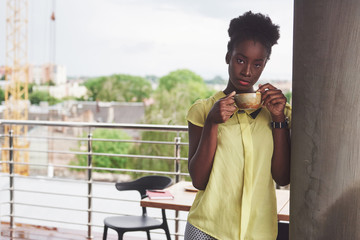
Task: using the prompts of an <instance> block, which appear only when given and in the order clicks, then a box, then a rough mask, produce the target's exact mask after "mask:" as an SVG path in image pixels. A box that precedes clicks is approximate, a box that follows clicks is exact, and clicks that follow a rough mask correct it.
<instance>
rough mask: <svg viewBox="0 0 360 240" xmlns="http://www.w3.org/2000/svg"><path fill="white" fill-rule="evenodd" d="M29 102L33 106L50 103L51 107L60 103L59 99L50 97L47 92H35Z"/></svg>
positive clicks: (31, 94) (30, 95)
mask: <svg viewBox="0 0 360 240" xmlns="http://www.w3.org/2000/svg"><path fill="white" fill-rule="evenodd" d="M29 100H30V102H31V104H35V105H39V103H40V102H42V101H45V102H48V103H49V105H54V104H56V103H58V102H60V100H59V99H57V98H55V97H53V96H50V94H49V93H48V92H47V91H33V92H32V93H30V94H29Z"/></svg>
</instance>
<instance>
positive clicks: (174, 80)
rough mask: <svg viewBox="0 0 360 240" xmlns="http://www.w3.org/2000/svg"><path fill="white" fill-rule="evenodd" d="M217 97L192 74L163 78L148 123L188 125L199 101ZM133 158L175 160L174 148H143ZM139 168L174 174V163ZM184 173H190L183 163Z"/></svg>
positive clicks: (169, 135)
mask: <svg viewBox="0 0 360 240" xmlns="http://www.w3.org/2000/svg"><path fill="white" fill-rule="evenodd" d="M213 93H214V90H211V89H208V87H207V86H206V85H205V83H204V80H203V79H202V78H201V77H200V76H198V75H196V74H195V73H193V72H191V71H189V70H177V71H174V72H171V73H169V74H168V75H166V76H164V77H162V78H160V80H159V87H158V89H157V90H156V92H155V93H154V95H153V98H154V104H153V105H151V106H149V107H148V108H147V109H146V112H145V115H146V117H145V123H147V124H165V125H187V122H186V118H185V117H186V114H187V111H188V109H189V107H190V106H191V104H193V103H194V102H195V101H196V100H197V99H199V98H207V97H209V96H211V95H212V94H213ZM176 136H177V133H174V132H165V133H164V132H149V131H145V132H143V133H142V139H143V140H152V141H168V142H174V139H175V137H176ZM179 136H181V141H182V142H187V141H188V136H187V134H186V133H179ZM132 153H133V154H140V155H149V154H150V155H157V156H170V157H174V145H160V144H155V145H149V144H141V145H139V146H137V147H136V148H133V149H132ZM187 155H188V149H187V147H186V148H184V147H183V149H182V150H181V157H184V158H186V157H187ZM135 164H136V165H137V166H138V167H142V168H144V169H157V170H159V169H161V170H162V171H174V162H173V161H166V162H165V161H164V160H161V161H159V160H157V159H150V160H144V159H136V160H135ZM181 171H182V172H187V164H186V163H185V164H184V163H182V165H181Z"/></svg>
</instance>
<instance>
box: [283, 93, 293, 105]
mask: <svg viewBox="0 0 360 240" xmlns="http://www.w3.org/2000/svg"><path fill="white" fill-rule="evenodd" d="M285 97H286V99H287V102H288V103H291V98H292V92H290V91H289V92H286V93H285Z"/></svg>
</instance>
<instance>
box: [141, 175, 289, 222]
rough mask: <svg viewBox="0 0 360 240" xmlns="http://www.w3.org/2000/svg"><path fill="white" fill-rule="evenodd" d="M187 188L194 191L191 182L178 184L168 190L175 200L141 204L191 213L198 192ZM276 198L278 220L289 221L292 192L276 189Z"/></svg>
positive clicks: (145, 201)
mask: <svg viewBox="0 0 360 240" xmlns="http://www.w3.org/2000/svg"><path fill="white" fill-rule="evenodd" d="M186 188H187V189H190V190H191V189H193V187H192V184H191V182H178V183H176V184H174V185H172V186H170V187H169V188H167V189H168V190H169V191H170V192H171V193H172V194H173V195H174V199H159V200H158V199H157V200H150V199H149V198H144V199H143V200H141V203H140V204H141V206H142V207H154V208H163V209H171V210H178V211H189V210H190V208H191V205H192V203H193V202H194V199H195V196H196V192H193V191H188V190H186ZM276 198H277V212H278V219H279V220H280V221H289V219H290V216H289V198H290V191H289V190H278V189H276Z"/></svg>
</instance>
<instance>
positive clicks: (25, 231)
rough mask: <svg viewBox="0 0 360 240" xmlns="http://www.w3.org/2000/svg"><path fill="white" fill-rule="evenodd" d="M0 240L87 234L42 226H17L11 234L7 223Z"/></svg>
mask: <svg viewBox="0 0 360 240" xmlns="http://www.w3.org/2000/svg"><path fill="white" fill-rule="evenodd" d="M110 231H111V230H109V233H108V238H107V239H108V240H117V239H118V238H117V236H116V235H115V234H110ZM0 232H1V234H0V239H1V240H20V239H23V240H70V239H71V240H80V239H81V240H84V239H87V238H86V236H87V232H85V231H78V230H71V229H58V228H49V227H43V226H34V225H27V224H17V225H16V228H15V229H14V231H13V232H12V233H13V235H12V237H11V231H10V228H9V223H4V222H2V223H1V225H0ZM93 239H94V240H96V239H102V233H98V232H94V233H93ZM144 239H145V238H136V237H126V236H125V237H124V240H144Z"/></svg>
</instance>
